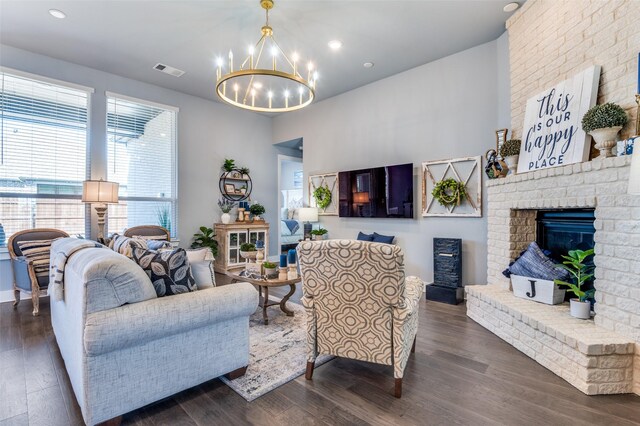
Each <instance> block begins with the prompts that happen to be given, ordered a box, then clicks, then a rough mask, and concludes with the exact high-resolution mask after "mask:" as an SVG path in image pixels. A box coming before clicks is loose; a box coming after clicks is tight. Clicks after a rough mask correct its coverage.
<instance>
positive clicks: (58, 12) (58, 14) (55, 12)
mask: <svg viewBox="0 0 640 426" xmlns="http://www.w3.org/2000/svg"><path fill="white" fill-rule="evenodd" d="M49 15H51V16H53V17H54V18H58V19H64V18H66V17H67V15H66V14H65V13H64V12H63V11H61V10H58V9H49Z"/></svg>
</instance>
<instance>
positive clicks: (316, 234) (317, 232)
mask: <svg viewBox="0 0 640 426" xmlns="http://www.w3.org/2000/svg"><path fill="white" fill-rule="evenodd" d="M328 232H329V231H327V230H326V229H324V228H319V229H314V230H312V231H311V235H312V237H311V238H313V239H314V240H324V239H325V235H327V233H328Z"/></svg>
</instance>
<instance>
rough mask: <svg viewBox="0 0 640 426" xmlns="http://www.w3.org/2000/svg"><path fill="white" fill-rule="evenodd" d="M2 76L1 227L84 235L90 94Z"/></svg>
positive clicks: (0, 95)
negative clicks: (59, 231)
mask: <svg viewBox="0 0 640 426" xmlns="http://www.w3.org/2000/svg"><path fill="white" fill-rule="evenodd" d="M17 74H19V73H16V74H14V73H9V72H3V71H0V79H1V81H0V134H1V136H0V222H1V223H2V224H3V226H4V229H5V231H6V233H7V236H9V235H11V234H13V233H15V232H17V231H20V230H23V229H29V228H57V229H62V230H64V231H66V232H68V233H69V234H81V235H84V234H85V232H86V230H87V227H88V223H87V222H86V221H85V217H86V215H85V212H86V208H85V205H84V204H83V203H82V202H81V201H80V199H81V196H82V181H83V180H85V179H86V178H87V177H88V172H89V170H88V167H87V132H88V126H87V105H88V98H89V93H88V91H87V90H79V89H77V88H72V87H68V86H64V85H60V84H56V83H53V82H50V81H46V79H43V80H39V79H38V80H35V79H32V78H30V77H28V76H23V75H17Z"/></svg>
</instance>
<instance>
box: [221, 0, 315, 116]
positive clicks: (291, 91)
mask: <svg viewBox="0 0 640 426" xmlns="http://www.w3.org/2000/svg"><path fill="white" fill-rule="evenodd" d="M260 6H262V8H263V9H264V10H266V14H267V22H266V24H265V25H264V26H263V27H262V37H260V40H258V42H257V43H256V44H255V46H250V47H249V52H248V56H247V57H246V59H245V60H244V61H243V62H242V63H241V64H240V67H239V69H237V70H235V68H234V63H233V52H232V51H229V59H228V62H227V61H225V60H224V59H222V58H218V62H217V66H218V67H217V70H216V92H217V94H218V96H219V97H220V99H222V100H223V101H225V102H226V103H228V104H231V105H234V106H236V107H239V108H244V109H248V110H250V111H258V112H287V111H295V110H297V109H301V108H304V107H306V106H307V105H309V104H310V103H311V102H313V98H314V97H315V89H316V80H317V78H318V74H317V72H314V66H313V63H312V62H309V63H308V64H307V66H306V67H304V66H303V67H304V68H306V69H305V70H303V71H302V73H301V72H300V66H299V62H300V57H299V56H298V54H297V53H292V54H291V58H289V56H287V54H285V53H284V51H283V50H282V49H281V48H280V46H279V45H278V43H277V42H276V40H275V39H274V38H273V28H271V27H270V26H269V10H271V9H272V8H273V0H260ZM225 67H227V68H226V69H225ZM305 71H306V74H307V76H306V78H304V77H303V73H305ZM225 72H226V73H225Z"/></svg>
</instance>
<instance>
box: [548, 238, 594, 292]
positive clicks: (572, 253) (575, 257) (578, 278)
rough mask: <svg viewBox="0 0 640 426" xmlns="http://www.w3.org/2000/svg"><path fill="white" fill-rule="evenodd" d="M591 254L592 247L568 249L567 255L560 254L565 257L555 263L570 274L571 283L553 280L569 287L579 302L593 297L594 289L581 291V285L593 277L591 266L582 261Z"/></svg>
mask: <svg viewBox="0 0 640 426" xmlns="http://www.w3.org/2000/svg"><path fill="white" fill-rule="evenodd" d="M592 255H593V249H589V250H569V255H568V256H562V258H563V259H565V261H564V262H562V263H561V264H557V265H556V266H558V267H559V268H562V269H564V270H566V271H568V272H569V273H570V274H571V276H572V281H573V282H572V283H569V282H566V281H562V280H553V282H554V283H555V284H557V285H564V286H567V287H569V291H570V292H572V293H573V294H575V295H576V296H577V297H578V299H579V300H580V301H581V302H584V301H586V300H587V299H590V298H592V297H593V294H594V293H595V290H593V289H592V290H587V291H582V285H583V284H584V283H585V282H586V281H587V280H589V279H590V278H592V277H593V266H588V265H586V264H585V263H584V261H585V259H586V258H587V257H589V256H592Z"/></svg>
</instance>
